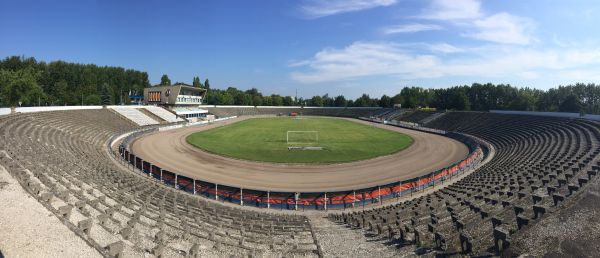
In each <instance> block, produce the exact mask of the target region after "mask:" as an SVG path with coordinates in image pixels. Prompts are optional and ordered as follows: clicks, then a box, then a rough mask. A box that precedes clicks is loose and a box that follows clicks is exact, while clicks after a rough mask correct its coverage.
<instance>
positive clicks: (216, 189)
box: [215, 184, 219, 201]
mask: <svg viewBox="0 0 600 258" xmlns="http://www.w3.org/2000/svg"><path fill="white" fill-rule="evenodd" d="M215 200H217V201H218V200H219V184H215Z"/></svg>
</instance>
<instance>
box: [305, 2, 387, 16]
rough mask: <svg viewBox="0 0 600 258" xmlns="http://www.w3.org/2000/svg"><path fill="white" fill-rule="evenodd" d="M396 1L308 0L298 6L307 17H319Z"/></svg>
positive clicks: (385, 4)
mask: <svg viewBox="0 0 600 258" xmlns="http://www.w3.org/2000/svg"><path fill="white" fill-rule="evenodd" d="M396 2H397V0H308V1H306V2H305V4H304V5H302V6H301V7H300V8H301V10H302V12H303V13H304V14H305V15H306V17H307V18H320V17H325V16H329V15H335V14H340V13H347V12H356V11H361V10H367V9H372V8H375V7H380V6H390V5H393V4H395V3H396Z"/></svg>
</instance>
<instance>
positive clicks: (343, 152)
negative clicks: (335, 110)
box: [187, 117, 413, 164]
mask: <svg viewBox="0 0 600 258" xmlns="http://www.w3.org/2000/svg"><path fill="white" fill-rule="evenodd" d="M287 131H318V134H319V141H318V142H317V143H296V144H288V143H287V140H286V133H287ZM187 142H188V143H190V144H192V145H194V146H196V147H198V148H201V149H203V150H205V151H208V152H211V153H216V154H219V155H223V156H227V157H232V158H236V159H245V160H252V161H263V162H275V163H315V164H318V163H321V164H328V163H341V162H350V161H358V160H364V159H370V158H374V157H378V156H382V155H388V154H393V153H396V152H398V151H401V150H403V149H405V148H407V147H408V146H410V145H411V144H412V143H413V139H412V138H411V137H409V136H407V135H405V134H401V133H397V132H392V131H389V130H385V129H380V128H376V127H373V126H369V125H364V124H359V123H355V122H352V121H348V120H345V119H336V118H316V117H304V118H302V119H294V118H291V117H277V118H253V119H248V120H244V121H240V122H237V123H233V124H230V125H226V126H223V127H218V128H214V129H210V130H206V131H202V132H197V133H194V134H192V135H190V136H188V137H187ZM288 146H317V147H324V148H325V149H324V150H288Z"/></svg>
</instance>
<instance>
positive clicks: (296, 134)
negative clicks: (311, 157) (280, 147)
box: [286, 131, 319, 144]
mask: <svg viewBox="0 0 600 258" xmlns="http://www.w3.org/2000/svg"><path fill="white" fill-rule="evenodd" d="M286 141H287V144H302V143H318V142H319V131H287V134H286Z"/></svg>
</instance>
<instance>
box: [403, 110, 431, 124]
mask: <svg viewBox="0 0 600 258" xmlns="http://www.w3.org/2000/svg"><path fill="white" fill-rule="evenodd" d="M434 114H436V112H435V111H425V110H414V111H407V112H405V113H403V114H402V115H401V116H397V117H396V118H395V119H396V120H399V121H404V122H411V123H420V122H421V121H422V120H423V119H425V118H427V117H429V116H432V115H434Z"/></svg>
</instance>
